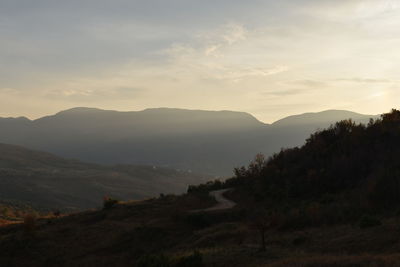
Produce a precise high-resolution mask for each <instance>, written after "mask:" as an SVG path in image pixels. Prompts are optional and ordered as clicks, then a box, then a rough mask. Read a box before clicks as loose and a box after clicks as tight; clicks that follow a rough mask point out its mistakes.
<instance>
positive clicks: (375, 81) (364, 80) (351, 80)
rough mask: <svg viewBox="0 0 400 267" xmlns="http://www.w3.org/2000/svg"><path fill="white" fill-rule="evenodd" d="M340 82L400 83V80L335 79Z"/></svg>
mask: <svg viewBox="0 0 400 267" xmlns="http://www.w3.org/2000/svg"><path fill="white" fill-rule="evenodd" d="M334 81H338V82H353V83H399V82H400V81H399V80H392V79H372V78H342V79H335V80H334Z"/></svg>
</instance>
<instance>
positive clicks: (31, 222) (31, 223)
mask: <svg viewBox="0 0 400 267" xmlns="http://www.w3.org/2000/svg"><path fill="white" fill-rule="evenodd" d="M35 229H36V215H35V214H27V215H25V217H24V232H25V233H26V234H33V233H34V232H35Z"/></svg>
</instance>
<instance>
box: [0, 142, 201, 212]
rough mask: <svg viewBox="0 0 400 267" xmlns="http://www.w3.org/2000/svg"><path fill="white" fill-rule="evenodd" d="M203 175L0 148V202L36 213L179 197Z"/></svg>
mask: <svg viewBox="0 0 400 267" xmlns="http://www.w3.org/2000/svg"><path fill="white" fill-rule="evenodd" d="M208 178H209V177H207V176H201V175H196V174H193V173H188V172H183V171H177V170H172V169H168V168H159V167H153V166H134V165H115V166H103V165H98V164H89V163H84V162H81V161H77V160H68V159H64V158H60V157H57V156H54V155H52V154H49V153H45V152H39V151H34V150H29V149H26V148H23V147H20V146H14V145H6V144H0V199H1V200H2V201H7V202H9V203H14V204H17V203H20V204H25V205H29V206H32V207H34V208H39V209H61V210H76V209H88V208H94V207H98V206H101V205H102V199H103V197H104V196H112V197H114V198H117V199H121V200H127V199H143V198H148V197H153V196H157V195H159V194H160V193H182V192H184V191H185V190H186V189H187V186H188V185H189V184H196V183H200V182H204V181H206V180H207V179H208Z"/></svg>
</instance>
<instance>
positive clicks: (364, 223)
mask: <svg viewBox="0 0 400 267" xmlns="http://www.w3.org/2000/svg"><path fill="white" fill-rule="evenodd" d="M379 225H382V222H381V221H380V220H379V219H377V218H375V217H372V216H368V215H365V216H364V217H362V218H361V220H360V222H359V224H358V226H359V227H360V228H361V229H364V228H369V227H375V226H379Z"/></svg>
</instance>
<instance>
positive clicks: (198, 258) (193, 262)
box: [174, 251, 203, 267]
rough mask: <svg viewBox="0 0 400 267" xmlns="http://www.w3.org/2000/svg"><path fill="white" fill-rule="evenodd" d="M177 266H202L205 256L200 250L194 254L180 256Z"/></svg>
mask: <svg viewBox="0 0 400 267" xmlns="http://www.w3.org/2000/svg"><path fill="white" fill-rule="evenodd" d="M174 266H176V267H201V266H203V256H202V255H201V254H200V252H198V251H195V252H194V253H193V254H192V255H189V256H186V257H182V258H180V259H179V260H178V261H177V263H176V264H174Z"/></svg>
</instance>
